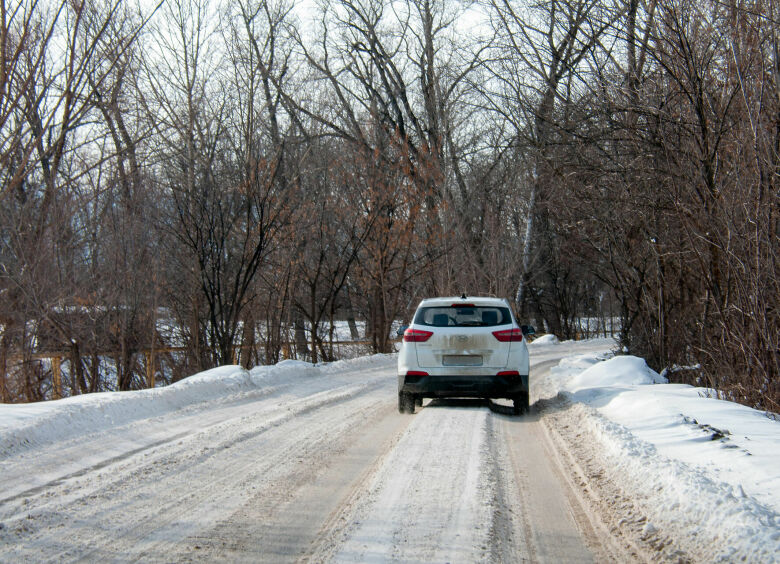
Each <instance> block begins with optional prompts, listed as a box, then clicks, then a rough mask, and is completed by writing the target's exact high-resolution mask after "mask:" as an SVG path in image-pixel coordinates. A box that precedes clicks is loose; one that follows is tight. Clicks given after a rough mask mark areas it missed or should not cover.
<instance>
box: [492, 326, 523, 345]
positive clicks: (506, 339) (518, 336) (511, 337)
mask: <svg viewBox="0 0 780 564" xmlns="http://www.w3.org/2000/svg"><path fill="white" fill-rule="evenodd" d="M493 336H494V337H495V338H496V339H498V340H499V341H501V342H502V343H515V342H517V341H522V340H523V332H522V331H521V330H520V329H518V328H514V329H504V330H503V331H493Z"/></svg>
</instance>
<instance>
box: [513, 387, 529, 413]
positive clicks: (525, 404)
mask: <svg viewBox="0 0 780 564" xmlns="http://www.w3.org/2000/svg"><path fill="white" fill-rule="evenodd" d="M512 404H513V405H514V413H515V415H522V414H523V413H528V410H529V409H530V407H531V406H530V400H529V397H528V392H524V393H522V394H520V395H517V396H515V397H514V398H512Z"/></svg>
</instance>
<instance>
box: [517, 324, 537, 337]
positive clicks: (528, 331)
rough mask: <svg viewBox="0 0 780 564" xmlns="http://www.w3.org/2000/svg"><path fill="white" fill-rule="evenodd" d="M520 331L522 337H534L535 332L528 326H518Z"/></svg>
mask: <svg viewBox="0 0 780 564" xmlns="http://www.w3.org/2000/svg"><path fill="white" fill-rule="evenodd" d="M520 331H522V332H523V335H526V336H528V335H536V331H535V330H534V328H533V327H532V326H530V325H521V326H520Z"/></svg>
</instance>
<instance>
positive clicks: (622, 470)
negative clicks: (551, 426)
mask: <svg viewBox="0 0 780 564" xmlns="http://www.w3.org/2000/svg"><path fill="white" fill-rule="evenodd" d="M566 346H567V343H558V342H557V340H556V339H554V338H543V339H540V340H537V341H536V342H535V343H533V344H532V345H531V349H532V350H533V351H534V352H538V353H543V354H551V351H553V350H555V349H556V348H560V347H566ZM544 380H545V381H543V382H539V386H538V387H537V390H538V391H539V394H540V397H537V399H543V398H549V397H552V396H555V395H556V394H558V396H557V397H558V399H561V398H563V399H565V400H566V401H567V402H571V404H573V405H572V407H571V411H572V415H573V416H574V418H577V419H579V422H580V425H581V426H582V427H583V428H586V429H587V430H588V431H590V433H591V434H592V436H594V437H596V438H597V440H598V441H599V442H600V446H601V447H602V448H601V452H600V453H599V455H600V456H601V457H602V458H603V462H605V463H604V464H603V466H604V467H605V468H606V469H607V470H608V471H609V472H611V473H612V474H613V478H614V480H615V481H617V482H619V483H621V485H622V487H623V488H624V489H625V490H628V491H630V493H631V494H633V496H634V498H635V499H636V500H640V501H639V503H640V505H641V508H642V511H644V512H645V514H646V515H647V517H648V519H649V521H648V522H647V523H646V525H645V527H646V528H647V529H648V530H652V529H653V528H663V529H665V530H678V531H681V532H682V534H681V535H679V537H680V539H682V541H681V542H682V543H683V544H684V548H685V549H686V550H687V551H688V552H689V553H690V554H707V555H708V556H709V557H711V558H712V559H713V560H720V561H734V560H741V559H744V558H746V559H747V560H750V561H761V562H772V561H780V422H778V421H776V420H774V419H771V418H769V417H768V416H767V414H765V413H763V412H760V411H756V410H754V409H750V408H748V407H745V406H743V405H739V404H736V403H732V402H728V401H723V400H719V399H715V398H713V397H711V395H712V394H711V393H710V392H709V391H708V390H706V389H703V388H695V387H692V386H687V385H682V384H669V383H667V382H666V379H665V378H663V377H661V376H660V375H659V374H658V373H656V372H654V371H653V370H652V369H650V368H649V367H648V366H647V364H646V363H645V361H644V360H643V359H641V358H637V357H634V356H616V357H613V356H612V354H611V353H610V352H603V353H595V354H594V353H592V352H590V353H585V354H579V355H573V356H570V357H567V358H565V359H564V360H562V361H561V362H560V363H559V365H558V366H556V367H553V368H552V369H551V370H550V372H549V373H548V374H547V375H546V376H545V379H544Z"/></svg>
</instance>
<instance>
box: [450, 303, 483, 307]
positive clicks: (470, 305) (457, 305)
mask: <svg viewBox="0 0 780 564" xmlns="http://www.w3.org/2000/svg"><path fill="white" fill-rule="evenodd" d="M450 307H477V306H475V305H474V304H452V305H451V306H450Z"/></svg>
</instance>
